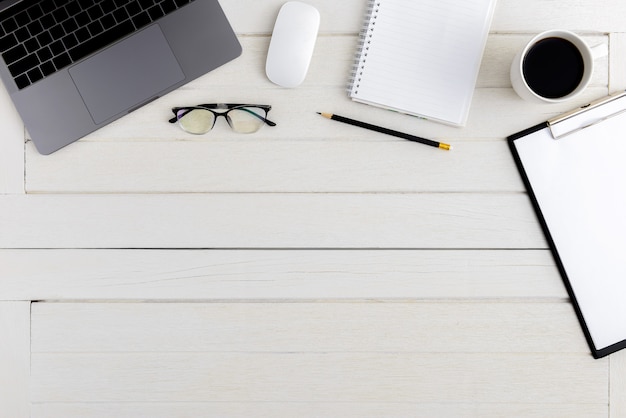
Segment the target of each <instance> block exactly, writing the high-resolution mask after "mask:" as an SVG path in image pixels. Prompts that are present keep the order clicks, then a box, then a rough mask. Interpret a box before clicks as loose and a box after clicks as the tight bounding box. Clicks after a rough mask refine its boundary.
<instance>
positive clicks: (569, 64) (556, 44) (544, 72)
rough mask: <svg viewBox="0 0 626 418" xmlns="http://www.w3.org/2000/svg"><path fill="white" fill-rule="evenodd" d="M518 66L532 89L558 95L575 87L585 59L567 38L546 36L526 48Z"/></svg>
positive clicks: (546, 95) (583, 67)
mask: <svg viewBox="0 0 626 418" xmlns="http://www.w3.org/2000/svg"><path fill="white" fill-rule="evenodd" d="M522 70H523V72H524V79H525V80H526V83H527V84H528V86H529V87H530V88H531V89H532V90H533V91H534V92H535V93H537V94H538V95H539V96H542V97H545V98H548V99H558V98H560V97H563V96H567V95H568V94H570V93H571V92H573V91H574V90H575V89H576V87H578V85H579V84H580V82H581V81H582V79H583V74H584V72H585V62H584V60H583V57H582V55H581V53H580V51H579V50H578V48H577V47H576V45H574V44H573V43H571V42H570V41H568V40H567V39H563V38H546V39H542V40H540V41H539V42H537V43H536V44H535V45H533V46H532V47H531V48H530V50H529V51H528V53H527V54H526V58H525V59H524V63H523V64H522Z"/></svg>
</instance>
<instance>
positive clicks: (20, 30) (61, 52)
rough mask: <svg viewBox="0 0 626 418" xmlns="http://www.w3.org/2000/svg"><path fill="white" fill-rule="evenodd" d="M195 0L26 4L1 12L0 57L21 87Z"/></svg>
mask: <svg viewBox="0 0 626 418" xmlns="http://www.w3.org/2000/svg"><path fill="white" fill-rule="evenodd" d="M192 1H193V0H40V1H32V0H25V1H23V2H21V3H19V4H17V5H15V6H13V7H11V8H10V9H9V10H6V11H4V12H2V14H0V54H2V58H3V59H4V61H5V62H6V64H7V65H8V67H9V72H10V73H11V75H12V76H13V78H14V80H15V83H16V84H17V86H18V88H20V89H23V88H24V87H27V86H29V85H30V84H32V83H34V82H36V81H38V80H41V79H42V78H44V77H47V76H49V75H50V74H53V73H55V72H56V71H58V70H60V69H62V68H64V67H67V66H68V65H70V64H72V63H73V62H76V61H78V60H80V59H81V58H84V57H86V56H87V55H89V54H91V53H93V52H96V51H97V50H99V49H100V48H102V47H104V46H106V45H109V44H110V43H112V42H114V41H116V40H118V39H121V38H123V37H125V36H126V35H128V34H130V33H132V32H134V31H136V30H138V29H141V28H143V27H145V26H147V25H149V24H150V23H152V22H153V21H155V20H156V19H159V18H160V17H162V16H165V15H166V14H168V13H171V12H173V11H174V10H176V9H178V8H179V7H182V6H184V5H186V4H188V3H191V2H192Z"/></svg>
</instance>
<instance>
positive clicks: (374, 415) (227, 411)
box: [32, 401, 607, 418]
mask: <svg viewBox="0 0 626 418" xmlns="http://www.w3.org/2000/svg"><path fill="white" fill-rule="evenodd" d="M112 416H114V417H118V418H136V417H138V416H149V417H151V418H196V417H201V416H219V417H227V418H250V417H252V416H253V417H256V418H274V417H277V416H288V417H301V418H317V417H327V416H341V417H345V418H380V417H416V416H417V417H435V418H437V417H440V418H447V417H455V418H471V417H480V418H501V417H505V416H510V417H524V418H571V417H577V418H598V417H601V416H607V406H606V405H602V404H595V403H594V404H564V403H556V404H555V403H518V404H515V403H497V402H485V403H480V402H472V403H469V402H468V403H429V402H424V403H419V402H403V403H384V402H324V401H322V402H176V403H165V402H159V403H148V402H144V403H140V402H123V403H115V402H99V403H93V402H90V403H58V402H55V403H35V404H33V408H32V417H33V418H84V417H90V418H110V417H112Z"/></svg>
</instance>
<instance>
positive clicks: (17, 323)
mask: <svg viewBox="0 0 626 418" xmlns="http://www.w3.org/2000/svg"><path fill="white" fill-rule="evenodd" d="M0 340H1V342H0V411H1V412H2V416H7V417H11V418H28V417H30V302H28V301H20V302H6V301H0Z"/></svg>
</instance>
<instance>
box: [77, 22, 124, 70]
mask: <svg viewBox="0 0 626 418" xmlns="http://www.w3.org/2000/svg"><path fill="white" fill-rule="evenodd" d="M134 30H135V27H134V26H133V24H132V23H131V22H130V21H129V20H127V21H126V22H123V23H121V24H119V25H117V26H115V27H114V28H112V29H110V30H108V31H106V32H102V33H101V34H100V35H97V36H94V37H93V38H91V39H90V40H88V41H86V42H84V43H82V44H80V45H78V46H76V47H74V48H72V49H71V50H69V51H68V52H69V55H70V57H71V58H72V60H73V61H78V60H79V59H81V58H83V57H86V56H87V55H89V54H91V53H92V52H94V51H97V50H98V49H100V48H102V47H105V46H107V45H109V44H110V43H112V42H115V41H117V40H118V39H121V38H123V37H124V36H126V35H128V34H129V33H132V32H133V31H134Z"/></svg>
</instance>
